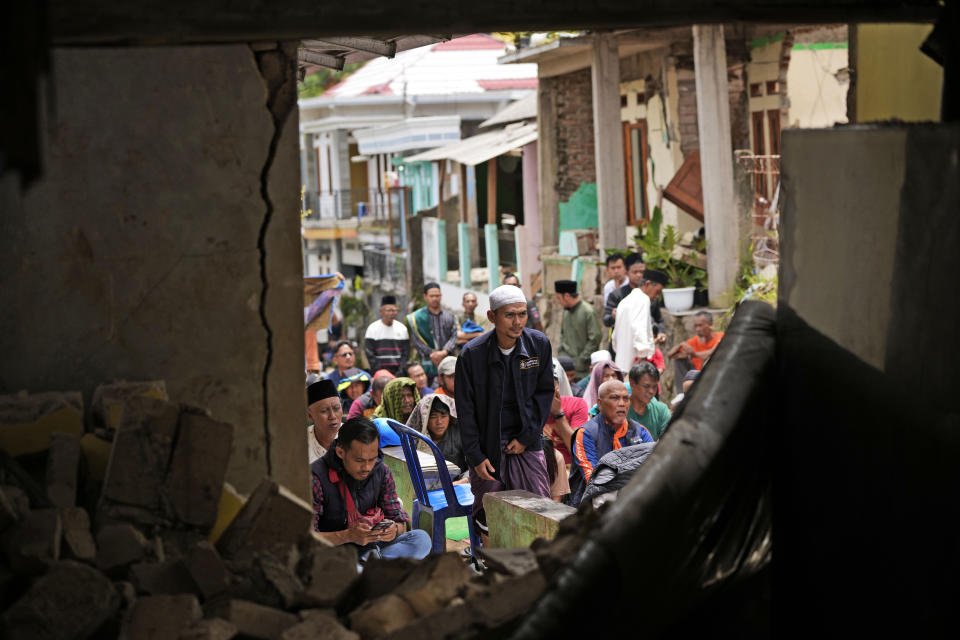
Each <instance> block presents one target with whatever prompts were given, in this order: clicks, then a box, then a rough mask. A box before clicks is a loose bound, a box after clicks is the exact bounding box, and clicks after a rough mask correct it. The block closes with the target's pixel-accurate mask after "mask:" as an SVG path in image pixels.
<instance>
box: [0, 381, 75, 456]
mask: <svg viewBox="0 0 960 640" xmlns="http://www.w3.org/2000/svg"><path fill="white" fill-rule="evenodd" d="M56 431H60V432H63V433H71V434H73V435H75V436H77V437H80V436H82V435H83V395H82V394H81V393H80V392H79V391H67V392H63V393H61V392H48V393H33V394H28V393H26V392H21V393H18V394H14V395H6V396H0V450H3V451H6V452H7V453H9V454H10V455H11V456H21V455H24V454H28V453H41V452H43V451H46V450H47V448H48V447H49V446H50V438H51V435H52V434H53V433H54V432H56Z"/></svg>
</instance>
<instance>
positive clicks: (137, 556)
mask: <svg viewBox="0 0 960 640" xmlns="http://www.w3.org/2000/svg"><path fill="white" fill-rule="evenodd" d="M149 549H150V543H149V542H148V541H147V539H146V538H145V537H143V534H142V533H140V532H139V531H138V530H137V529H136V527H134V526H133V525H130V524H108V525H106V526H104V527H101V528H100V531H98V532H97V568H99V569H100V570H101V571H103V572H104V573H108V574H111V573H112V574H116V575H119V574H121V573H123V570H124V569H126V567H128V566H130V565H131V564H133V563H135V562H140V561H141V560H143V559H144V558H145V557H147V553H148V550H149Z"/></svg>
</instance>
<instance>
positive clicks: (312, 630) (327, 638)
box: [280, 609, 360, 640]
mask: <svg viewBox="0 0 960 640" xmlns="http://www.w3.org/2000/svg"><path fill="white" fill-rule="evenodd" d="M315 638H323V639H324V640H360V636H359V635H358V634H357V633H355V632H353V631H350V630H349V629H347V628H346V627H344V626H343V625H342V624H340V621H339V620H337V617H336V615H335V614H334V613H333V612H332V611H330V610H323V609H320V610H315V611H314V612H312V613H311V614H310V615H308V616H306V617H305V618H304V619H303V622H301V623H299V624H295V625H294V626H292V627H290V628H289V629H287V630H286V631H284V632H283V633H282V634H281V635H280V640H315Z"/></svg>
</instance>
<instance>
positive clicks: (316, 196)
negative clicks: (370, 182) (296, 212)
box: [303, 187, 389, 221]
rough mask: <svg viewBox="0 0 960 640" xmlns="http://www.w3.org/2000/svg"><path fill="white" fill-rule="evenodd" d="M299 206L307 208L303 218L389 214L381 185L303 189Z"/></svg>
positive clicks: (366, 217) (383, 216) (371, 217)
mask: <svg viewBox="0 0 960 640" xmlns="http://www.w3.org/2000/svg"><path fill="white" fill-rule="evenodd" d="M303 209H304V211H308V210H309V211H310V213H309V214H307V215H306V216H304V220H313V221H319V220H348V219H351V218H359V219H360V220H386V219H387V217H388V215H389V206H388V195H387V191H386V190H385V189H368V188H363V187H361V188H357V189H340V190H335V191H304V193H303Z"/></svg>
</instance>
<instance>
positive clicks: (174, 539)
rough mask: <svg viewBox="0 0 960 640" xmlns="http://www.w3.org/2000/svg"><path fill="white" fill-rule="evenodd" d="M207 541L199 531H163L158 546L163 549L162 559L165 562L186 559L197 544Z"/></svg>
mask: <svg viewBox="0 0 960 640" xmlns="http://www.w3.org/2000/svg"><path fill="white" fill-rule="evenodd" d="M205 540H206V536H204V535H203V534H202V533H200V532H199V531H190V530H183V529H162V530H161V531H160V534H159V536H158V537H157V538H156V541H157V546H158V547H159V548H162V552H161V555H162V559H165V560H178V559H181V558H186V557H187V556H188V555H189V554H190V552H191V551H193V548H194V547H195V546H197V544H199V543H201V542H204V541H205ZM158 557H160V556H159V555H158Z"/></svg>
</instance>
